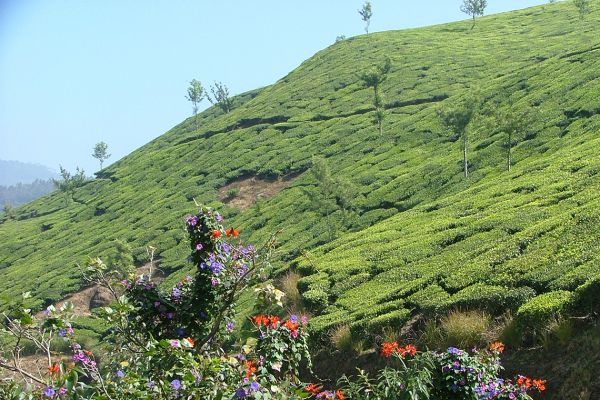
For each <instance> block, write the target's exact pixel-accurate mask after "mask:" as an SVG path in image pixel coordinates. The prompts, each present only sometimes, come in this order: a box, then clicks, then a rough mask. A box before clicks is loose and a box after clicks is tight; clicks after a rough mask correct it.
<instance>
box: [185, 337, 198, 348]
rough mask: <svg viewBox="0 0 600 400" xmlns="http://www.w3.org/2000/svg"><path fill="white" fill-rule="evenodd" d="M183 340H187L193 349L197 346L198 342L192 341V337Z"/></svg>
mask: <svg viewBox="0 0 600 400" xmlns="http://www.w3.org/2000/svg"><path fill="white" fill-rule="evenodd" d="M183 340H187V342H188V343H189V344H190V346H191V347H194V345H195V344H196V341H195V340H194V339H192V338H191V337H189V338H185V339H183Z"/></svg>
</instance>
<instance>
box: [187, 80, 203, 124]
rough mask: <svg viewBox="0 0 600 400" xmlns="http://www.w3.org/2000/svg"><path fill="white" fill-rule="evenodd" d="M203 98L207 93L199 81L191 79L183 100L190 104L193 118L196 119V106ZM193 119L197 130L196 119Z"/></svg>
mask: <svg viewBox="0 0 600 400" xmlns="http://www.w3.org/2000/svg"><path fill="white" fill-rule="evenodd" d="M205 96H207V93H206V92H205V91H204V88H203V87H202V84H201V83H200V81H197V80H196V79H192V80H191V81H190V86H189V87H188V89H187V95H186V96H185V98H186V99H187V100H188V101H189V102H191V103H192V110H193V112H194V117H196V114H198V106H199V104H200V103H201V102H202V100H203V99H204V97H205ZM194 119H195V121H196V129H198V119H197V118H194Z"/></svg>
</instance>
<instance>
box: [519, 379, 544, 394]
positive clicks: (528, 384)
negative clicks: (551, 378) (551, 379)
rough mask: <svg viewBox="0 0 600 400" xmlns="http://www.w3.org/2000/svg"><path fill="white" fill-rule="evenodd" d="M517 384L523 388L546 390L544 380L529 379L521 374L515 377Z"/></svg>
mask: <svg viewBox="0 0 600 400" xmlns="http://www.w3.org/2000/svg"><path fill="white" fill-rule="evenodd" d="M517 385H519V386H521V387H522V388H525V389H531V388H532V387H534V388H536V389H537V390H539V391H540V392H543V391H544V390H546V381H545V380H542V379H531V378H528V377H526V376H523V375H519V376H518V377H517Z"/></svg>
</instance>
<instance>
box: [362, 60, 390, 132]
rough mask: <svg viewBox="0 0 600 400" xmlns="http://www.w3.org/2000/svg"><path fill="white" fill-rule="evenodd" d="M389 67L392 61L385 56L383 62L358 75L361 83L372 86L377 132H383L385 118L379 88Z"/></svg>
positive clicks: (385, 77)
mask: <svg viewBox="0 0 600 400" xmlns="http://www.w3.org/2000/svg"><path fill="white" fill-rule="evenodd" d="M391 67H392V62H391V60H390V59H389V57H386V59H385V61H384V62H383V64H381V65H379V66H377V67H374V68H371V69H370V70H369V71H367V72H364V73H363V74H361V75H360V78H361V79H362V81H363V84H364V85H365V86H366V87H368V88H369V87H370V88H373V106H374V107H375V121H376V122H377V127H378V129H379V134H383V120H384V119H385V104H384V99H383V95H382V94H381V90H380V88H381V84H382V83H383V82H385V80H386V79H387V76H388V72H390V69H391Z"/></svg>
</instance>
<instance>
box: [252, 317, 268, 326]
mask: <svg viewBox="0 0 600 400" xmlns="http://www.w3.org/2000/svg"><path fill="white" fill-rule="evenodd" d="M252 323H254V325H256V326H261V325H267V324H268V323H269V318H268V317H267V316H266V315H255V316H254V317H252Z"/></svg>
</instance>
